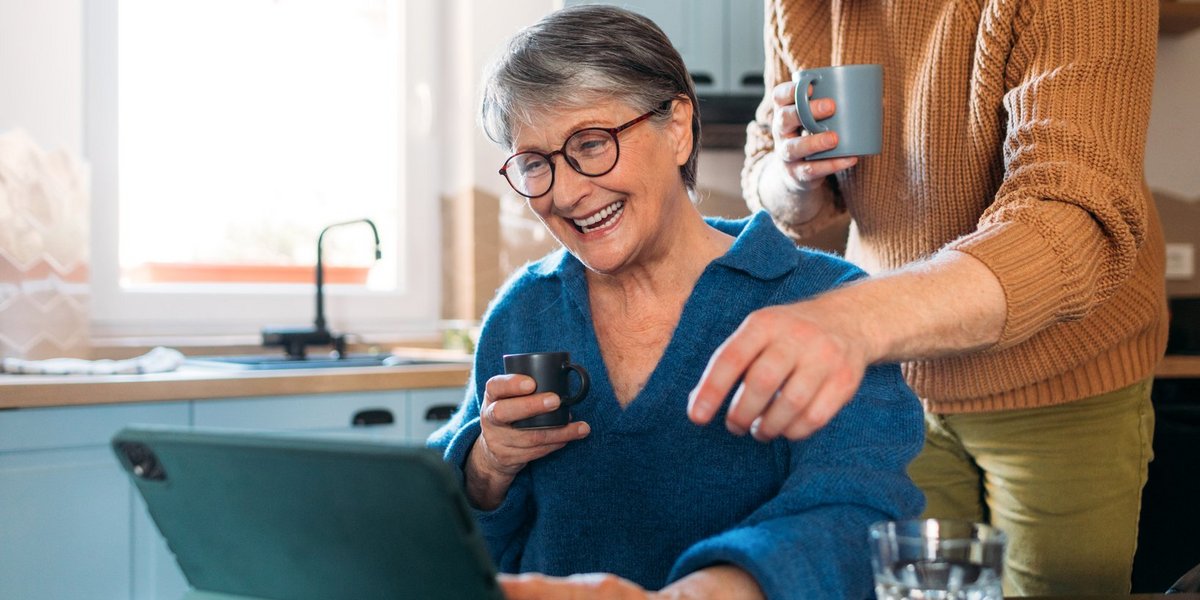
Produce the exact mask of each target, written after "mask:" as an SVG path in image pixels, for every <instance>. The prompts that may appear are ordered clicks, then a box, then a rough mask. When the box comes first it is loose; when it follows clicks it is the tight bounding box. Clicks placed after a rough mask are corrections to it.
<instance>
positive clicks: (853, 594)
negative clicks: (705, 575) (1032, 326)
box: [670, 365, 924, 600]
mask: <svg viewBox="0 0 1200 600" xmlns="http://www.w3.org/2000/svg"><path fill="white" fill-rule="evenodd" d="M923 442H924V434H923V428H922V412H921V406H920V403H919V402H918V400H917V398H916V396H915V395H913V393H912V392H911V391H910V390H909V388H908V386H907V385H905V383H904V381H903V379H902V378H901V375H900V369H899V367H897V366H896V365H882V366H874V367H871V368H870V369H868V372H867V375H866V377H865V379H864V380H863V383H862V386H861V387H860V388H859V391H858V393H857V394H856V396H855V397H854V399H853V400H852V401H851V402H850V403H849V404H847V405H846V406H845V407H844V408H843V409H842V410H841V412H839V413H838V415H837V416H836V417H835V418H834V419H833V420H832V421H831V422H830V423H829V424H828V425H827V426H825V427H824V428H822V429H821V430H820V431H818V432H817V433H816V434H814V435H813V436H812V437H811V438H809V439H807V440H804V441H800V442H793V443H790V444H789V450H790V458H789V460H790V469H791V470H790V474H789V475H788V477H787V479H786V480H785V481H784V483H783V485H782V487H781V489H780V490H779V492H778V494H777V495H776V496H775V497H774V498H772V499H771V500H770V501H768V502H767V503H766V504H764V505H763V506H761V507H760V508H759V509H758V510H756V511H754V512H753V513H752V514H751V515H750V516H749V517H748V518H746V519H745V520H744V521H742V522H741V523H740V524H739V525H738V526H737V527H735V528H733V529H731V530H728V531H725V532H722V533H720V534H718V535H716V536H714V537H711V538H708V539H704V540H701V541H700V542H698V543H696V544H695V545H693V546H692V547H690V548H688V549H687V550H686V551H685V552H684V553H683V555H682V556H681V557H680V558H679V559H678V560H677V561H676V563H675V566H674V568H673V569H672V571H671V576H670V579H671V580H676V579H679V578H681V577H683V576H685V575H686V574H688V573H690V572H693V571H696V570H699V569H703V568H705V567H708V566H711V565H715V564H723V563H725V564H734V565H737V566H739V567H741V568H742V569H745V570H746V571H747V572H749V573H750V574H751V575H752V576H753V577H754V578H755V580H756V581H757V582H758V584H759V586H760V587H761V588H762V590H763V591H764V593H765V594H766V596H767V598H832V599H838V598H847V599H855V600H858V599H861V598H865V597H867V596H869V595H870V590H871V565H870V560H869V551H868V546H867V528H868V526H869V525H870V524H871V523H873V522H875V521H879V520H886V519H903V518H913V517H915V516H916V515H918V514H920V512H921V510H922V509H923V507H924V496H922V494H921V492H920V491H919V490H918V489H917V488H916V486H915V485H914V484H913V483H912V481H911V480H910V479H909V478H908V475H907V473H906V467H907V465H908V463H909V461H911V460H912V458H913V457H915V456H916V454H917V452H918V451H919V450H920V449H921V445H922V443H923ZM777 443H787V442H777Z"/></svg>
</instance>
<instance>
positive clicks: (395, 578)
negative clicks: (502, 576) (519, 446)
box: [112, 426, 503, 600]
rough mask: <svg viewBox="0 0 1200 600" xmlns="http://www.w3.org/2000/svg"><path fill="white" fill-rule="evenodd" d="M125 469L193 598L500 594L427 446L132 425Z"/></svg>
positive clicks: (461, 505) (466, 516) (469, 522)
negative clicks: (205, 594)
mask: <svg viewBox="0 0 1200 600" xmlns="http://www.w3.org/2000/svg"><path fill="white" fill-rule="evenodd" d="M112 447H113V450H114V451H115V452H116V454H117V457H118V460H119V461H120V463H121V465H122V466H123V467H124V468H125V470H126V471H127V472H128V473H129V475H130V477H131V479H132V480H133V482H134V484H135V485H136V486H137V489H138V491H139V493H141V495H142V497H143V498H145V500H146V505H147V507H148V508H149V511H150V516H151V518H152V519H153V520H154V523H155V525H157V526H158V529H159V531H160V532H161V533H162V535H163V537H165V538H166V540H167V544H168V546H169V547H170V549H171V551H172V552H173V553H174V555H175V560H176V561H177V562H178V563H179V567H180V569H181V570H182V571H183V574H184V576H185V577H186V578H187V580H188V583H189V584H191V586H192V587H193V588H194V589H195V590H199V591H203V592H213V593H217V594H229V595H237V596H250V597H258V598H287V599H307V598H312V599H318V598H319V599H331V598H332V599H337V598H347V599H349V598H354V599H362V598H420V599H438V598H446V599H455V600H458V599H473V598H480V599H492V598H495V599H500V598H503V595H502V593H501V592H500V589H499V586H498V585H497V583H496V577H495V569H494V567H493V565H492V563H491V560H490V558H489V556H488V553H487V549H486V547H485V546H484V543H483V539H482V538H481V536H480V534H479V531H478V528H477V527H476V524H475V521H474V519H473V518H472V517H471V514H470V512H469V511H468V508H467V502H466V498H465V496H464V495H463V493H462V490H461V488H460V486H459V484H458V482H457V481H456V478H455V477H454V475H453V473H452V471H451V469H450V467H449V465H447V464H445V463H444V462H443V461H442V459H441V457H440V456H439V455H438V454H437V453H436V452H434V451H433V450H429V449H426V448H423V447H414V446H407V445H398V444H397V443H395V442H394V441H393V442H388V441H381V440H379V439H377V438H374V439H373V438H364V437H359V436H355V435H352V434H341V435H325V434H312V433H307V434H301V433H283V432H257V431H235V430H217V429H201V428H191V427H167V426H134V427H128V428H125V429H123V430H121V431H120V432H119V433H118V434H117V435H116V436H114V437H113V440H112Z"/></svg>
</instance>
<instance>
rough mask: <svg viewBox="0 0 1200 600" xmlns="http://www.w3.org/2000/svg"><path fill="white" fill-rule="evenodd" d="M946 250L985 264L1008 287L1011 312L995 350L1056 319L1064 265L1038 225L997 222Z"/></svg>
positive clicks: (1060, 301)
mask: <svg viewBox="0 0 1200 600" xmlns="http://www.w3.org/2000/svg"><path fill="white" fill-rule="evenodd" d="M948 248H949V249H951V250H957V251H959V252H963V253H966V254H969V255H971V256H973V257H975V258H976V259H978V260H979V261H980V262H982V263H983V264H985V265H987V267H988V268H989V269H991V271H992V273H993V274H994V275H995V276H996V278H997V279H999V281H1000V286H1001V287H1002V288H1003V289H1004V297H1005V301H1006V303H1007V305H1008V313H1007V315H1006V316H1005V321H1004V331H1003V333H1002V334H1001V336H1000V340H999V341H998V342H997V343H996V345H995V349H1000V348H1004V347H1007V346H1011V345H1013V344H1015V343H1018V342H1020V341H1022V340H1025V339H1026V338H1028V337H1029V336H1031V335H1033V334H1034V333H1037V332H1038V331H1040V330H1041V329H1042V328H1044V327H1045V326H1046V325H1048V324H1050V323H1052V322H1053V321H1054V320H1055V319H1056V317H1057V311H1058V309H1059V307H1061V305H1062V300H1063V296H1062V294H1063V290H1062V281H1061V278H1059V277H1058V273H1059V272H1060V270H1061V268H1062V267H1061V265H1060V263H1059V260H1058V258H1057V257H1056V256H1055V254H1054V251H1053V250H1052V248H1051V247H1050V244H1049V243H1047V242H1046V240H1045V239H1044V238H1043V237H1042V236H1041V234H1039V233H1038V231H1037V230H1036V229H1035V228H1033V227H1030V226H1028V225H1026V224H1024V223H1021V222H1017V221H1007V222H1003V223H997V224H994V225H990V226H988V227H986V228H984V229H982V230H980V231H978V232H976V233H974V234H972V235H970V236H967V237H964V238H961V239H959V240H958V241H956V242H953V243H952V244H950V245H949V246H948ZM1055 291H1057V292H1058V293H1053V292H1055Z"/></svg>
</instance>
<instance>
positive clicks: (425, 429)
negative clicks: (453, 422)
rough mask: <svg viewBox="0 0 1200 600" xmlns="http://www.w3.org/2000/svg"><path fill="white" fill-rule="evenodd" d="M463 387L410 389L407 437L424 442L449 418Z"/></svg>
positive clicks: (458, 400) (414, 441) (461, 395)
mask: <svg viewBox="0 0 1200 600" xmlns="http://www.w3.org/2000/svg"><path fill="white" fill-rule="evenodd" d="M465 393H466V390H465V389H463V388H445V389H437V390H412V391H411V392H410V394H411V397H410V398H409V405H408V411H409V412H408V439H409V440H410V441H412V442H413V443H419V444H424V443H425V440H426V439H428V438H429V435H430V434H432V433H433V432H434V431H436V430H437V428H438V427H441V426H442V425H445V424H446V422H447V421H449V420H450V414H451V413H452V412H454V411H455V410H456V409H457V408H458V405H459V404H460V403H462V399H463V394H465Z"/></svg>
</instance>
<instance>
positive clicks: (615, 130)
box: [499, 103, 670, 199]
mask: <svg viewBox="0 0 1200 600" xmlns="http://www.w3.org/2000/svg"><path fill="white" fill-rule="evenodd" d="M665 106H670V103H666V104H665ZM659 110H662V107H659V108H656V109H654V110H651V111H650V112H648V113H646V114H644V115H641V116H639V117H637V118H635V119H633V120H632V121H629V122H628V123H625V124H623V125H617V126H616V127H585V128H583V129H580V130H578V131H574V132H572V133H571V135H568V136H567V139H566V140H565V141H563V145H562V147H561V148H559V149H558V150H555V151H554V152H551V153H549V154H547V153H545V152H538V151H537V150H522V151H521V152H517V153H516V154H513V155H512V156H509V157H508V158H506V159H504V166H503V167H500V171H499V172H500V174H501V175H503V176H504V180H505V181H507V182H508V185H509V187H511V188H512V189H513V191H515V192H516V193H518V194H520V195H522V196H525V197H526V198H530V199H532V198H541V197H542V196H545V195H546V194H549V193H550V190H552V189H554V176H555V175H556V174H557V171H555V165H554V157H555V156H557V155H559V154H561V155H562V157H563V159H564V161H565V162H566V163H567V164H568V165H570V167H571V170H573V171H575V172H576V173H579V174H580V175H583V176H584V177H602V176H604V175H608V174H609V173H610V172H612V170H613V169H615V168H617V163H618V162H620V161H621V141H620V140H619V139H618V138H617V134H619V133H621V132H622V131H625V130H626V129H629V128H630V127H633V126H634V125H637V124H638V123H641V122H642V121H645V120H646V119H649V118H650V117H652V116H654V113H656V112H658V111H659ZM585 131H602V132H604V133H607V134H608V136H609V137H611V138H612V140H613V144H614V145H615V146H616V150H617V155H616V156H615V157H613V164H612V166H611V167H609V168H607V169H605V170H604V172H603V173H584V172H583V171H581V170H580V169H579V165H577V164H576V162H575V161H574V160H573V159H572V158H571V156H570V155H569V154H567V144H569V143H570V142H571V140H572V139H574V138H575V136H577V135H579V134H581V133H583V132H585ZM522 154H536V155H538V156H540V157H542V158H544V159H546V164H548V165H550V185H548V186H546V191H544V192H542V193H540V194H536V195H532V196H531V195H529V194H526V193H525V192H522V191H521V190H520V189H518V188H517V184H515V183H513V181H512V179H509V178H508V167H509V164H508V163H509V162H511V161H512V159H514V158H516V157H518V156H521V155H522Z"/></svg>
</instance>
